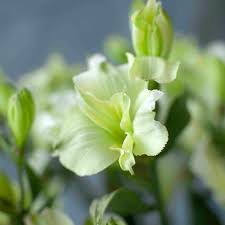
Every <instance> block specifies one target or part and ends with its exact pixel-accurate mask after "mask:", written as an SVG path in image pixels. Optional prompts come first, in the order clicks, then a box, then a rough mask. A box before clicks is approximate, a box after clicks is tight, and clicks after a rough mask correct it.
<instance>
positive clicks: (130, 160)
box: [114, 133, 135, 175]
mask: <svg viewBox="0 0 225 225" xmlns="http://www.w3.org/2000/svg"><path fill="white" fill-rule="evenodd" d="M133 146H134V140H133V138H132V136H131V135H130V134H129V133H127V136H126V138H125V140H124V142H123V145H122V148H114V150H118V151H119V152H120V157H119V164H120V167H121V169H122V170H124V171H129V172H130V173H131V175H133V174H134V171H133V169H132V167H133V166H134V165H135V159H134V155H133V153H132V150H133Z"/></svg>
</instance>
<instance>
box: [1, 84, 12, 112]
mask: <svg viewBox="0 0 225 225" xmlns="http://www.w3.org/2000/svg"><path fill="white" fill-rule="evenodd" d="M14 91H15V88H14V87H13V85H11V84H10V83H8V82H5V81H0V115H3V116H4V115H6V114H7V108H8V101H9V98H10V97H11V95H12V94H13V93H14Z"/></svg>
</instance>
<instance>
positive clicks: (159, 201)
mask: <svg viewBox="0 0 225 225" xmlns="http://www.w3.org/2000/svg"><path fill="white" fill-rule="evenodd" d="M152 163H153V166H152V171H151V172H152V173H153V179H154V187H153V189H154V194H155V198H156V201H157V202H156V204H157V206H158V210H159V215H160V220H161V225H169V221H168V218H167V215H166V209H165V206H164V202H163V199H162V196H161V188H160V182H159V175H158V169H157V159H155V160H153V162H152Z"/></svg>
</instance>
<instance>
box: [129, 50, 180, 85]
mask: <svg viewBox="0 0 225 225" xmlns="http://www.w3.org/2000/svg"><path fill="white" fill-rule="evenodd" d="M128 60H129V65H130V70H129V75H130V77H131V78H140V79H143V80H147V81H149V80H154V81H156V82H158V83H169V82H171V81H173V80H175V79H176V76H177V71H178V68H179V63H178V62H175V63H171V62H168V61H166V60H164V59H162V58H159V57H151V56H150V57H144V56H143V57H141V56H140V57H136V58H134V57H133V56H132V55H131V54H128Z"/></svg>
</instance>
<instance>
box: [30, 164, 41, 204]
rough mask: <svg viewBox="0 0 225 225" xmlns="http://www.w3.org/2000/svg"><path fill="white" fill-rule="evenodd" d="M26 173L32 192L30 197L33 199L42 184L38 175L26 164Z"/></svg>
mask: <svg viewBox="0 0 225 225" xmlns="http://www.w3.org/2000/svg"><path fill="white" fill-rule="evenodd" d="M26 173H27V177H28V182H29V185H30V189H31V193H32V199H33V200H35V199H36V197H37V196H38V194H39V193H40V192H41V191H42V188H43V184H42V181H41V179H40V177H39V176H38V175H37V174H36V172H35V171H34V170H33V169H32V167H31V166H29V165H28V164H26Z"/></svg>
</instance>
